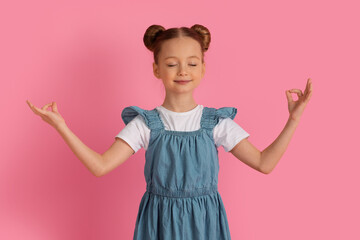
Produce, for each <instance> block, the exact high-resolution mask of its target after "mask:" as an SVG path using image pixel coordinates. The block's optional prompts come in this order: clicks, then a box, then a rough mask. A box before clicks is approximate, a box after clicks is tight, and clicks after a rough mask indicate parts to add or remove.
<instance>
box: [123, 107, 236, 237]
mask: <svg viewBox="0 0 360 240" xmlns="http://www.w3.org/2000/svg"><path fill="white" fill-rule="evenodd" d="M236 113H237V109H236V108H233V107H222V108H219V109H216V108H208V107H204V108H203V112H202V116H201V122H200V126H201V127H200V129H198V130H196V131H172V130H165V127H164V124H163V122H162V119H161V118H160V115H159V112H158V111H157V109H156V108H154V109H153V110H144V109H141V108H139V107H137V106H130V107H126V108H124V110H123V111H122V114H121V117H122V119H123V121H124V123H125V124H128V123H129V122H130V121H131V120H132V119H133V118H135V117H136V116H137V115H138V114H140V115H141V116H142V117H143V118H144V120H145V123H146V125H147V126H148V127H149V129H150V139H149V145H148V149H147V150H146V152H145V167H144V175H145V180H146V184H147V185H146V191H145V193H144V195H143V196H142V198H141V201H140V206H139V210H138V214H137V218H136V223H135V230H134V236H133V239H134V240H160V239H161V240H227V239H231V237H230V231H229V225H228V221H227V216H226V212H225V208H224V205H223V201H222V199H221V196H220V194H219V192H218V172H219V160H218V150H217V147H216V145H215V142H214V139H213V129H214V127H215V126H216V124H217V123H218V122H219V119H220V118H227V117H230V118H231V119H234V117H235V115H236Z"/></svg>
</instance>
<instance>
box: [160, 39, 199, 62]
mask: <svg viewBox="0 0 360 240" xmlns="http://www.w3.org/2000/svg"><path fill="white" fill-rule="evenodd" d="M171 40H173V39H171ZM171 40H169V41H165V42H164V43H163V45H162V47H161V51H160V57H161V58H162V59H164V60H165V59H168V58H171V57H172V58H199V59H200V57H201V46H200V44H199V43H198V42H197V41H196V40H193V39H191V38H190V40H189V39H186V40H184V41H181V40H179V39H175V40H174V41H171Z"/></svg>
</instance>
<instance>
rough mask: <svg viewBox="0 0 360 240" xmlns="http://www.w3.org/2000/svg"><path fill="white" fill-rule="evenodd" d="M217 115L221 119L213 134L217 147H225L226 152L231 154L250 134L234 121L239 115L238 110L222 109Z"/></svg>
mask: <svg viewBox="0 0 360 240" xmlns="http://www.w3.org/2000/svg"><path fill="white" fill-rule="evenodd" d="M219 110H220V111H219ZM217 113H218V114H217V115H218V117H219V119H218V123H217V124H216V126H215V127H214V132H213V134H214V141H215V145H216V147H220V146H223V148H224V150H225V151H226V152H229V151H231V150H232V149H233V148H234V147H235V146H236V144H238V143H239V142H240V141H241V140H243V139H245V138H248V137H249V136H250V134H249V133H247V132H246V131H245V130H244V129H243V128H242V127H241V126H240V125H239V124H237V123H236V122H235V121H234V120H233V119H234V118H235V115H236V113H237V109H236V108H230V107H226V108H220V109H218V110H217Z"/></svg>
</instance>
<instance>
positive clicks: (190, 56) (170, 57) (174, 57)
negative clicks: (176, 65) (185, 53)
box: [165, 56, 200, 60]
mask: <svg viewBox="0 0 360 240" xmlns="http://www.w3.org/2000/svg"><path fill="white" fill-rule="evenodd" d="M168 58H176V57H175V56H169V57H166V58H165V60H166V59H168ZM188 58H197V59H199V60H200V58H199V57H198V56H190V57H188Z"/></svg>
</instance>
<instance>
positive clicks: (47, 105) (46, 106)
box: [41, 103, 52, 111]
mask: <svg viewBox="0 0 360 240" xmlns="http://www.w3.org/2000/svg"><path fill="white" fill-rule="evenodd" d="M50 105H52V103H48V104H46V105H45V106H43V107H42V108H41V109H42V110H44V111H45V110H47V108H48V107H49V106H50Z"/></svg>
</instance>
